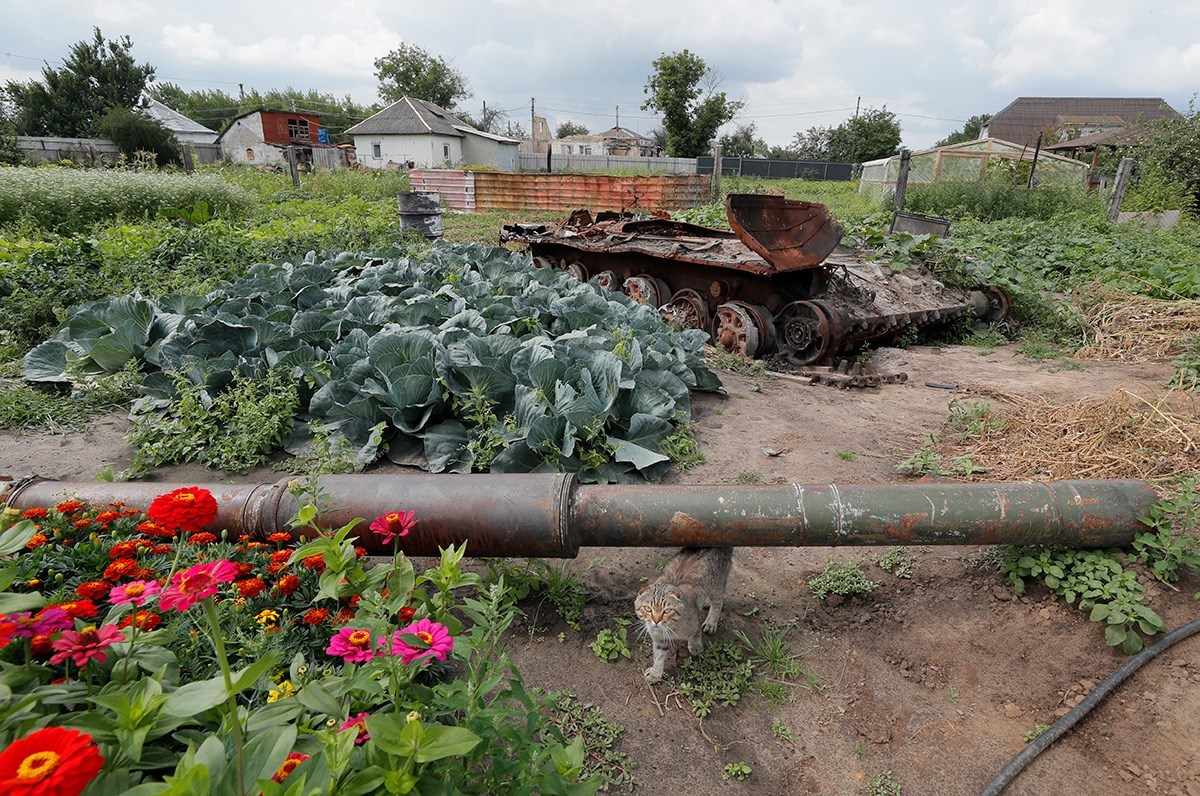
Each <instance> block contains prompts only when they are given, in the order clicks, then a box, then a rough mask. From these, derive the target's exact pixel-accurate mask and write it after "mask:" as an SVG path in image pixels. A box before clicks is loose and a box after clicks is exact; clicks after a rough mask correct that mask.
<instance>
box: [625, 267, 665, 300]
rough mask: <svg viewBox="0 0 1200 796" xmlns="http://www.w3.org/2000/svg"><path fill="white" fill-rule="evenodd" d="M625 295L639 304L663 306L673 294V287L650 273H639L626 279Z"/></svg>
mask: <svg viewBox="0 0 1200 796" xmlns="http://www.w3.org/2000/svg"><path fill="white" fill-rule="evenodd" d="M624 287H625V295H627V296H629V298H631V299H633V300H634V301H636V302H637V303H638V304H649V305H650V306H651V307H656V308H657V307H661V306H662V305H663V304H665V303H666V302H667V296H669V295H671V288H669V287H668V286H667V283H666V282H664V281H662V280H661V279H656V278H655V277H652V276H650V274H638V275H637V276H631V277H629V278H628V279H626V280H625V285H624Z"/></svg>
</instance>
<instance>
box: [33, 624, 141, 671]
mask: <svg viewBox="0 0 1200 796" xmlns="http://www.w3.org/2000/svg"><path fill="white" fill-rule="evenodd" d="M124 640H125V634H124V633H122V632H121V631H120V630H118V629H117V626H116V625H104V626H103V627H99V628H97V627H95V626H91V627H85V628H84V629H83V630H64V631H63V633H62V635H61V636H59V637H58V639H57V640H56V641H55V642H54V643H53V644H51V645H50V646H51V647H53V648H54V650H55V652H54V655H53V656H51V658H50V662H51V663H55V664H57V663H62V662H63V661H65V660H67V659H68V658H69V659H70V660H71V661H72V662H73V663H74V664H75V665H76V666H78V667H80V668H83V667H84V666H86V665H87V663H88V661H90V660H92V659H93V658H94V659H96V660H98V661H100V662H101V663H104V659H105V658H106V657H107V655H106V653H105V652H104V651H105V650H106V649H108V648H109V647H110V646H112V644H113V643H114V642H117V641H124Z"/></svg>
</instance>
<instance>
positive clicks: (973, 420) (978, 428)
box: [946, 401, 1006, 439]
mask: <svg viewBox="0 0 1200 796" xmlns="http://www.w3.org/2000/svg"><path fill="white" fill-rule="evenodd" d="M1005 423H1006V421H1005V419H1004V418H1003V417H1001V416H999V415H997V414H995V413H994V412H993V411H992V405H991V404H989V403H982V402H977V401H964V402H955V403H953V404H951V405H950V416H949V418H948V419H947V420H946V425H947V426H949V427H950V429H951V430H953V431H956V432H958V433H959V434H960V435H962V437H963V438H964V439H979V438H981V437H986V436H989V435H991V434H995V433H997V432H1000V431H1003V430H1004V426H1005Z"/></svg>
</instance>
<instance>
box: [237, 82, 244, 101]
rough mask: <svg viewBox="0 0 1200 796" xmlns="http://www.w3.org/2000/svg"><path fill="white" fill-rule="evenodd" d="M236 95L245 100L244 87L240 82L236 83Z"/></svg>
mask: <svg viewBox="0 0 1200 796" xmlns="http://www.w3.org/2000/svg"><path fill="white" fill-rule="evenodd" d="M238 95H239V96H240V97H241V100H242V102H245V101H246V89H245V88H243V87H242V84H241V83H238Z"/></svg>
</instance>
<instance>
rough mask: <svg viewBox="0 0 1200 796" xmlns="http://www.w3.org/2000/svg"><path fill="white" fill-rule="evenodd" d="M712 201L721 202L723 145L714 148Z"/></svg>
mask: <svg viewBox="0 0 1200 796" xmlns="http://www.w3.org/2000/svg"><path fill="white" fill-rule="evenodd" d="M712 199H713V201H714V202H719V201H721V145H720V144H716V145H714V146H713V180H712Z"/></svg>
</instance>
